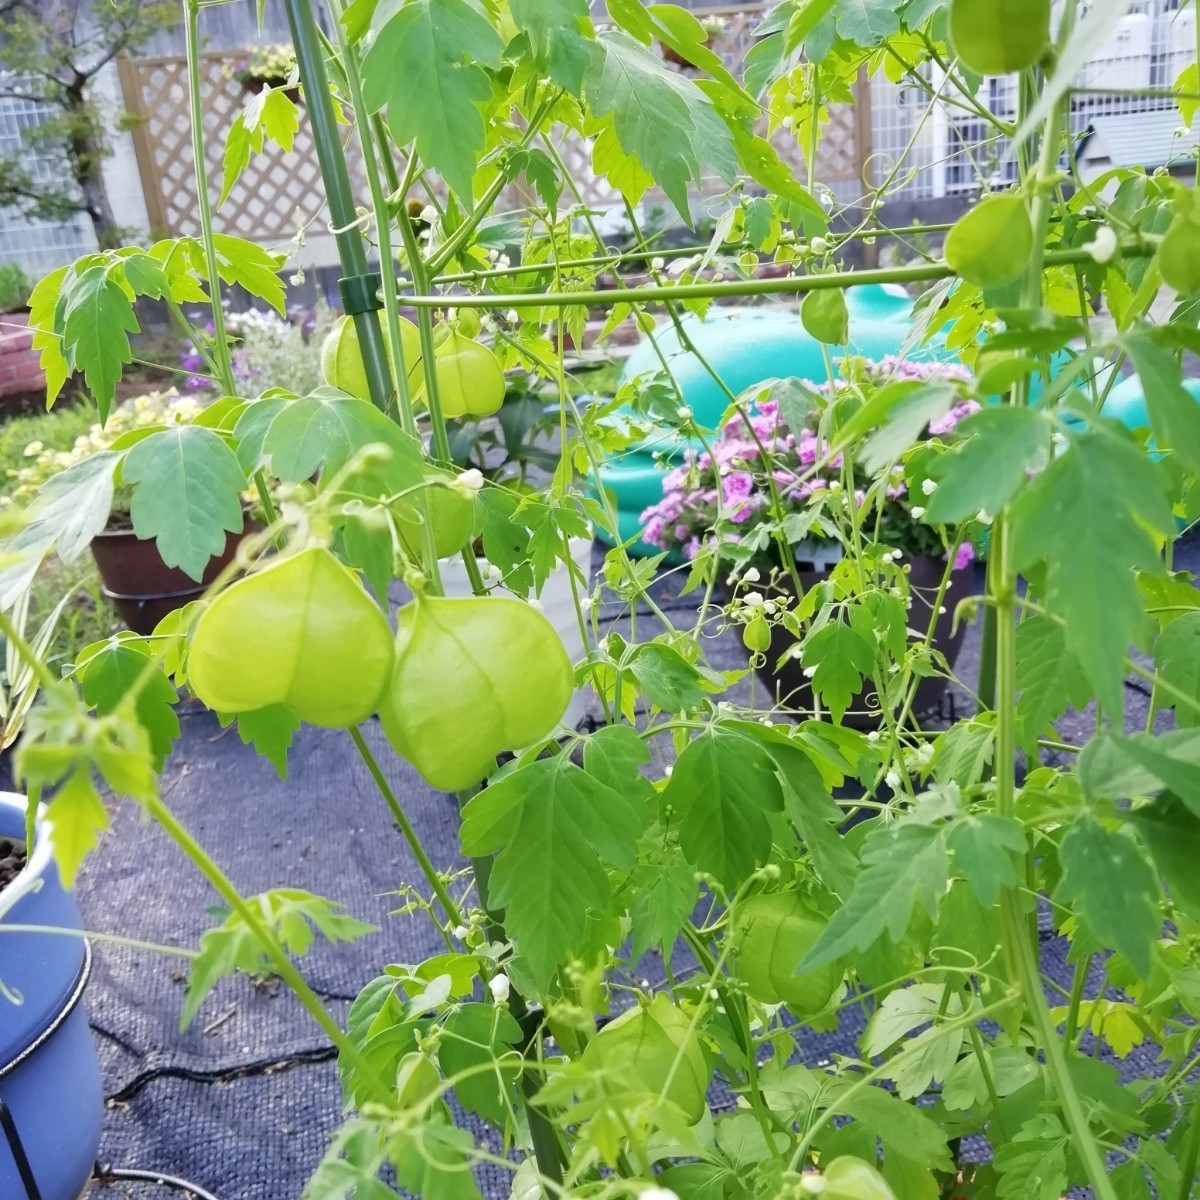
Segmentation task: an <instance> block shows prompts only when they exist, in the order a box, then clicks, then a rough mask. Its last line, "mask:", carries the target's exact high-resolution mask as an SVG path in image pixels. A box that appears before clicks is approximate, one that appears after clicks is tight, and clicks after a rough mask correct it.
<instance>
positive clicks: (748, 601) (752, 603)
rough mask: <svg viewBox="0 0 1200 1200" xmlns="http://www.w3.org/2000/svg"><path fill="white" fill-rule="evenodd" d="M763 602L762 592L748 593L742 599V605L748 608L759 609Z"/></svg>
mask: <svg viewBox="0 0 1200 1200" xmlns="http://www.w3.org/2000/svg"><path fill="white" fill-rule="evenodd" d="M762 602H763V595H762V592H747V593H746V594H745V595H744V596H743V597H742V603H743V604H744V605H746V607H747V608H758V607H759V606H760V605H761V604H762Z"/></svg>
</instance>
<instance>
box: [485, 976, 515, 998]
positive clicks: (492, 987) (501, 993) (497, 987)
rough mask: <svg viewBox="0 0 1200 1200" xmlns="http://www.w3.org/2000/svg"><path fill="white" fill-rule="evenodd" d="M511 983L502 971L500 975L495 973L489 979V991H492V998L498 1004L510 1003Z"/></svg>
mask: <svg viewBox="0 0 1200 1200" xmlns="http://www.w3.org/2000/svg"><path fill="white" fill-rule="evenodd" d="M511 990H512V989H511V985H510V984H509V982H508V976H507V975H505V974H504V972H503V971H501V972H500V973H499V974H498V975H493V976H492V977H491V979H489V980H488V991H489V992H491V993H492V999H493V1000H495V1002H496V1003H497V1004H507V1003H508V993H509V992H510V991H511Z"/></svg>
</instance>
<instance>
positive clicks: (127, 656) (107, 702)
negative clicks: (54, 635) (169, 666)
mask: <svg viewBox="0 0 1200 1200" xmlns="http://www.w3.org/2000/svg"><path fill="white" fill-rule="evenodd" d="M75 673H76V677H77V678H78V680H79V686H80V689H81V691H82V692H83V698H84V700H85V701H86V702H87V704H88V705H90V706H91V707H92V708H94V709H95V710H96V713H97V715H99V716H102V717H105V716H108V714H109V713H111V712H115V711H116V709H117V708H118V706H119V705H120V704H121V703H122V701H123V700H124V699H125V696H126V694H127V693H128V692H129V691H130V689H131V688H132V687H133V685H134V683H136V682H138V681H139V680H141V678H142V675H143V674H145V675H146V679H145V682H144V683H142V684H141V685H140V690H139V692H138V694H137V699H136V701H135V702H134V710H135V711H136V713H137V719H138V721H139V722H140V723H141V726H142V728H143V729H145V731H146V734H147V736H148V737H149V739H150V748H151V751H152V752H153V755H154V769H155V770H156V771H161V770H162V765H163V763H164V762H165V761H166V757H167V755H168V754H170V752H171V747H172V745H173V744H174V743H175V740H176V738H178V737H179V718H178V717H177V716H176V715H175V710H174V708H172V707H171V706H172V705H173V704H174V703H175V702H176V701H177V700H178V699H179V696H178V694H177V693H176V691H175V688H174V687H173V686H172V685H171V681H170V680H169V679H168V678H167V677H166V675H164V674H163V672H162V669H161V668H160V667H158V666H156V665H154V662H153V659H152V657H151V649H150V644H149V642H146V641H144V640H143V639H142V638H139V637H134V636H132V635H128V634H120V635H118V636H117V637H113V638H109V639H108V641H105V642H96V643H95V644H93V645H91V646H87V647H85V648H84V649H83V650H81V651H80V653H79V658H78V660H77V662H76V664H75Z"/></svg>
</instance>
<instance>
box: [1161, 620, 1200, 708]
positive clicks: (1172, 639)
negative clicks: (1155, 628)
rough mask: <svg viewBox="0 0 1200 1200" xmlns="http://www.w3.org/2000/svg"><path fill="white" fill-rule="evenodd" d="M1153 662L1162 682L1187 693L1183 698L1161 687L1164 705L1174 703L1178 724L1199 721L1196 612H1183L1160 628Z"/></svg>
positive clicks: (1199, 635) (1199, 653)
mask: <svg viewBox="0 0 1200 1200" xmlns="http://www.w3.org/2000/svg"><path fill="white" fill-rule="evenodd" d="M1154 663H1155V666H1157V667H1158V670H1159V674H1160V677H1161V679H1162V680H1163V682H1164V683H1166V684H1169V685H1170V686H1171V687H1173V688H1176V689H1178V690H1179V692H1181V693H1182V694H1183V696H1188V697H1191V699H1188V700H1185V699H1183V698H1182V697H1180V696H1177V695H1175V693H1174V692H1168V691H1166V690H1165V689H1163V695H1162V704H1163V705H1164V707H1168V708H1169V707H1174V709H1175V720H1176V722H1177V723H1178V724H1179V725H1180V726H1182V727H1184V728H1190V727H1192V726H1195V725H1200V612H1190V613H1185V614H1184V615H1183V616H1182V617H1179V618H1178V619H1177V620H1174V621H1172V622H1171V623H1170V624H1169V625H1168V626H1167V627H1166V629H1164V630H1163V631H1162V633H1161V634H1160V635H1159V638H1158V644H1157V645H1156V646H1155V648H1154Z"/></svg>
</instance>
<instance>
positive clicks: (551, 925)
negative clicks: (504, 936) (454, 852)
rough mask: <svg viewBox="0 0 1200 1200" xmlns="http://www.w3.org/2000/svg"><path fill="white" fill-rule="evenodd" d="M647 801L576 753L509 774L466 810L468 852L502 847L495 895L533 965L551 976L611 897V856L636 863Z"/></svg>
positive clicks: (626, 866) (617, 863)
mask: <svg viewBox="0 0 1200 1200" xmlns="http://www.w3.org/2000/svg"><path fill="white" fill-rule="evenodd" d="M648 818H649V810H648V808H647V807H646V806H645V805H644V804H643V803H640V802H639V800H638V799H637V798H631V797H629V796H627V795H624V794H622V793H620V792H617V791H615V790H614V789H613V788H611V787H608V786H606V785H605V784H604V783H602V782H601V781H600V780H599V779H597V778H594V777H593V776H592V775H590V774H588V773H587V772H586V771H583V770H581V769H580V768H579V767H577V766H575V765H574V763H572V762H571V761H570V760H569V759H566V758H563V757H561V756H560V757H557V758H552V759H541V760H538V761H535V762H532V763H529V764H528V765H526V766H524V767H521V768H520V769H519V770H516V771H513V772H512V773H511V774H509V775H505V776H502V777H501V778H500V779H498V780H497V781H496V782H495V783H493V784H492V785H491V786H490V787H488V788H485V789H484V790H483V791H482V792H480V794H479V795H478V796H476V797H475V798H474V799H473V800H471V801H470V803H468V804H467V805H466V806H465V807H464V809H463V822H462V846H463V853H464V854H467V855H468V856H470V857H478V856H480V855H484V854H491V853H494V852H496V851H497V850H498V851H499V854H498V855H497V857H496V861H495V864H494V865H493V867H492V876H491V901H492V903H493V904H494V905H495V906H497V907H503V908H505V909H506V910H507V911H506V917H505V924H506V927H507V929H508V932H509V934H510V935H511V936H512V937H513V939H514V941H515V944H516V946H517V949H518V952H519V953H520V955H521V957H522V959H523V960H524V961H525V963H526V965H527V967H528V969H529V972H530V974H531V975H532V976H533V977H534V979H535V980H537V981H538V983H539V985H540V986H545V985H547V984H548V983H549V982H550V980H552V979H553V977H554V972H555V970H556V969H557V968H558V967H559V966H560V965H561V964H562V963H563V961H564V960H565V959H566V957H567V956H568V955H569V954H570V953H571V952H572V951H574V950H577V949H578V948H579V947H580V946H581V945H582V944H583V942H584V940H585V938H586V936H587V932H588V920H589V915H595V914H598V913H602V912H604V911H605V910H606V908H607V906H608V903H609V900H610V898H611V890H610V887H609V881H608V874H607V872H606V870H605V864H609V865H610V866H614V867H618V868H621V869H622V870H630V869H632V867H633V862H634V851H635V848H636V845H637V840H638V838H639V837H640V836H641V834H642V831H643V830H644V828H645V826H646V822H647V820H648Z"/></svg>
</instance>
